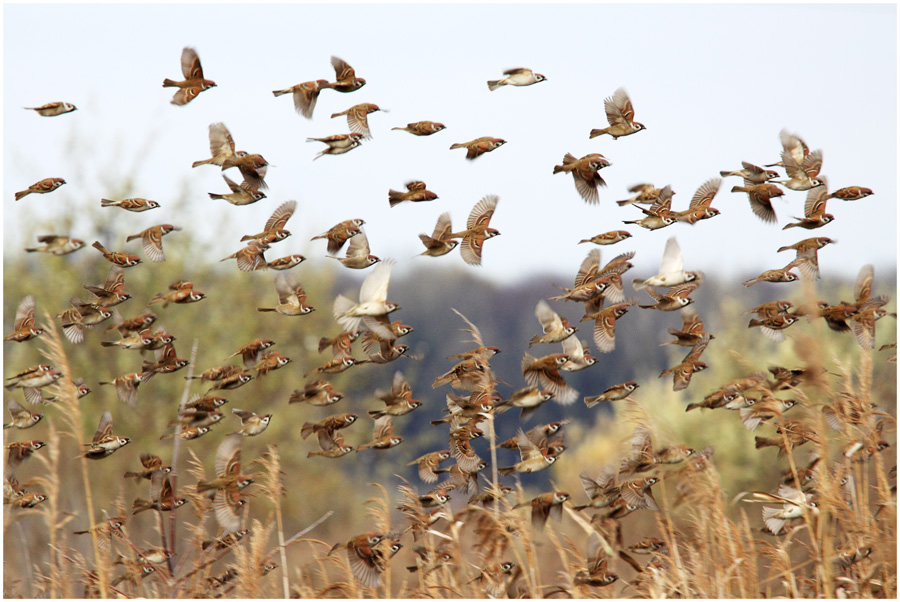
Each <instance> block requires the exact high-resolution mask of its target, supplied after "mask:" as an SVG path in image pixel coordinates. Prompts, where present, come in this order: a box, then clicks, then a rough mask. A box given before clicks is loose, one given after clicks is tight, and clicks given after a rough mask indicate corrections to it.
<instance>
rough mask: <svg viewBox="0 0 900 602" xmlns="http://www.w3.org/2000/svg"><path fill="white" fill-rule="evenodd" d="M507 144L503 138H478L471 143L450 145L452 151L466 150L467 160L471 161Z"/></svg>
mask: <svg viewBox="0 0 900 602" xmlns="http://www.w3.org/2000/svg"><path fill="white" fill-rule="evenodd" d="M504 144H506V140H504V139H503V138H491V137H490V136H482V137H481V138H476V139H475V140H470V141H469V142H458V143H456V144H451V145H450V150H454V149H457V148H464V149H466V159H468V160H469V161H471V160H473V159H477V158H478V157H480V156H481V155H483V154H484V153H489V152H491V151H492V150H494V149H497V148H500V147H501V146H503V145H504Z"/></svg>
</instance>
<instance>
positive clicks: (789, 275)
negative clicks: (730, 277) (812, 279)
mask: <svg viewBox="0 0 900 602" xmlns="http://www.w3.org/2000/svg"><path fill="white" fill-rule="evenodd" d="M793 267H794V262H791V263H789V264H787V265H786V266H784V267H783V268H781V269H779V270H766V271H765V272H763V273H762V274H760V275H759V276H757V277H756V278H751V279H750V280H747V281H745V282H744V286H753V285H754V284H756V283H757V282H794V281H795V280H797V278H799V276H797V274H795V273H793V272H792V271H791V268H793Z"/></svg>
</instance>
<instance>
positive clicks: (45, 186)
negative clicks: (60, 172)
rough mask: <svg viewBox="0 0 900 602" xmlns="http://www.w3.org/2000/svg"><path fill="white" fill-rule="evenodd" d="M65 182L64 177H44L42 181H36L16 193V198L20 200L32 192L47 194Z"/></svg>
mask: <svg viewBox="0 0 900 602" xmlns="http://www.w3.org/2000/svg"><path fill="white" fill-rule="evenodd" d="M65 183H66V181H65V180H64V179H62V178H44V179H43V180H41V181H40V182H35V183H34V184H32V185H31V186H29V187H28V188H26V189H25V190H21V191H19V192H17V193H16V195H15V196H16V200H17V201H19V200H21V199H23V198H25V197H26V196H28V195H29V194H32V193H34V194H47V193H48V192H53V191H54V190H56V189H57V188H59V187H60V186H62V185H63V184H65Z"/></svg>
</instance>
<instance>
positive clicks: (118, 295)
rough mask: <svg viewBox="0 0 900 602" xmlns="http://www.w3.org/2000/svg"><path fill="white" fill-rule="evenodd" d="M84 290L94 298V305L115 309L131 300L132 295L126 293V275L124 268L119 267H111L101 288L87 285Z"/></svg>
mask: <svg viewBox="0 0 900 602" xmlns="http://www.w3.org/2000/svg"><path fill="white" fill-rule="evenodd" d="M84 288H85V290H87V291H89V292H90V293H91V294H92V295H93V296H94V299H93V300H92V301H91V304H92V305H102V306H103V307H113V306H115V305H118V304H119V303H122V302H124V301H127V300H128V299H131V294H130V293H127V292H125V275H124V273H123V271H122V268H120V267H119V266H117V265H111V266H109V272H108V273H107V275H106V282H105V283H104V284H102V285H99V286H93V285H90V284H85V285H84Z"/></svg>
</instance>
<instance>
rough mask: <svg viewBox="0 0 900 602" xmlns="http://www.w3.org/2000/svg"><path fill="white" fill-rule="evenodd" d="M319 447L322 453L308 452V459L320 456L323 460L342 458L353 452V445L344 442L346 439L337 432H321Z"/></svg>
mask: <svg viewBox="0 0 900 602" xmlns="http://www.w3.org/2000/svg"><path fill="white" fill-rule="evenodd" d="M318 438H319V447H321V448H322V451H314V452H308V453H307V454H306V457H307V458H314V457H316V456H320V457H323V458H340V457H341V456H346V455H347V454H349V453H350V452H352V451H353V446H352V445H347V444H346V443H345V442H344V437H343V435H341V434H340V433H338V432H336V431H319V435H318Z"/></svg>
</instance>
